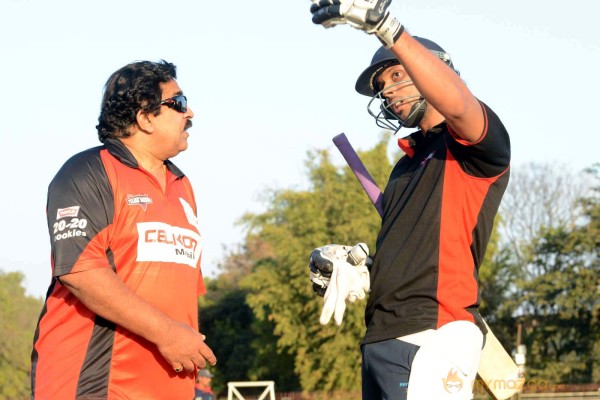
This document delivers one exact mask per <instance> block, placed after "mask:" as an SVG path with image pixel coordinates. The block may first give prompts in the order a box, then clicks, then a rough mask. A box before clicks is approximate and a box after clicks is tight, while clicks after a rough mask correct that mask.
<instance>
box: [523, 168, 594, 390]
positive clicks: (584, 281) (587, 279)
mask: <svg viewBox="0 0 600 400" xmlns="http://www.w3.org/2000/svg"><path fill="white" fill-rule="evenodd" d="M590 172H592V173H595V174H596V175H595V177H596V179H597V181H599V182H600V179H599V178H600V176H599V175H598V172H597V170H592V171H590ZM599 189H600V188H598V187H597V188H596V190H595V192H594V193H593V194H592V195H591V196H590V197H587V198H584V199H581V200H580V201H579V203H578V204H579V207H580V209H581V213H580V223H579V224H578V225H575V226H558V227H543V228H542V229H541V231H540V234H539V236H538V237H536V238H535V239H534V241H533V243H531V247H532V249H533V251H532V252H531V253H532V254H533V257H532V258H531V261H530V262H529V263H528V264H527V265H526V267H525V269H524V274H523V276H522V278H521V279H519V280H517V283H516V286H517V290H518V292H517V293H518V296H516V302H515V309H516V310H517V312H518V313H519V314H520V315H521V317H520V320H521V322H522V323H523V325H524V326H525V335H524V343H525V344H526V345H527V349H528V355H527V358H528V360H527V361H528V375H529V376H530V377H532V378H535V377H537V378H540V379H545V380H547V381H552V382H556V383H591V382H593V376H594V371H597V370H598V368H599V353H598V350H599V349H598V341H599V340H600V329H599V321H598V319H599V316H600V315H599V312H600V304H599V303H598V298H599V296H598V294H599V284H600V260H599V259H598V254H599V251H600V201H599V200H600V196H599V194H600V191H599ZM595 373H596V374H597V373H598V372H595Z"/></svg>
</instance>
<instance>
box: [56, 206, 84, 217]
mask: <svg viewBox="0 0 600 400" xmlns="http://www.w3.org/2000/svg"><path fill="white" fill-rule="evenodd" d="M77 214H79V206H72V207H67V208H59V209H58V210H56V219H61V218H68V217H71V218H73V217H76V216H77Z"/></svg>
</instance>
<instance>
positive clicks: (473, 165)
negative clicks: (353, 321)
mask: <svg viewBox="0 0 600 400" xmlns="http://www.w3.org/2000/svg"><path fill="white" fill-rule="evenodd" d="M482 108H483V112H484V116H485V128H484V132H483V134H482V136H481V138H480V139H479V140H478V141H477V142H476V143H468V142H466V141H464V140H462V139H461V138H460V137H458V136H457V135H456V134H455V133H454V132H452V130H451V129H450V128H449V127H448V126H447V125H446V123H442V124H440V125H438V126H436V127H434V128H433V129H431V130H430V131H428V132H426V133H425V134H423V132H421V131H417V132H415V133H413V134H412V135H410V136H408V137H406V138H403V139H400V140H399V141H398V142H399V145H400V147H401V148H402V149H403V150H404V152H405V153H406V155H405V156H404V157H402V158H401V159H400V160H399V161H398V163H397V164H396V166H395V167H394V169H393V171H392V173H391V175H390V179H389V182H388V184H387V186H386V188H385V191H384V194H383V219H382V224H381V230H380V232H379V235H378V237H377V252H376V254H375V257H374V262H373V266H372V268H371V293H370V295H369V299H368V302H367V308H366V312H365V321H366V325H367V332H366V335H365V338H364V343H373V342H378V341H382V340H387V339H392V338H396V337H399V336H404V335H408V334H411V333H416V332H420V331H423V330H427V329H437V328H439V327H441V326H443V325H444V324H447V323H449V322H452V321H457V320H467V321H472V322H474V323H476V324H477V325H478V326H479V327H480V328H481V330H482V332H483V333H486V329H485V327H484V325H483V323H482V321H481V316H480V315H479V313H478V311H477V308H478V306H479V302H480V299H479V290H478V283H477V275H478V269H479V266H480V265H481V262H482V260H483V257H484V254H485V249H486V247H487V243H488V240H489V238H490V235H491V232H492V228H493V223H494V217H495V215H496V213H497V210H498V207H499V205H500V200H501V198H502V195H503V193H504V191H505V189H506V186H507V184H508V177H509V169H508V167H509V163H510V141H509V137H508V133H507V131H506V129H505V128H504V126H503V124H502V122H501V121H500V119H499V118H498V116H497V115H496V114H495V113H494V112H493V111H492V110H491V109H490V108H488V107H487V106H486V105H485V104H483V103H482Z"/></svg>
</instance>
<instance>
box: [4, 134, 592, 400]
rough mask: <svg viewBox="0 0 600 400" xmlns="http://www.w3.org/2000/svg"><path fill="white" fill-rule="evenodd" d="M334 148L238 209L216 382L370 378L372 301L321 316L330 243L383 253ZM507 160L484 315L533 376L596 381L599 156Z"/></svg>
mask: <svg viewBox="0 0 600 400" xmlns="http://www.w3.org/2000/svg"><path fill="white" fill-rule="evenodd" d="M387 143H389V136H387V135H382V137H381V140H380V142H379V143H378V144H377V145H376V146H375V147H373V148H372V149H369V150H367V151H363V152H359V154H360V156H361V158H362V160H363V162H364V163H365V165H366V166H367V169H368V170H369V171H370V172H371V174H372V175H373V177H374V178H375V180H376V181H377V182H378V183H379V185H380V187H382V188H383V186H382V185H384V184H385V182H387V176H388V174H389V172H390V171H391V168H392V165H393V164H392V161H390V160H393V162H394V163H395V160H397V159H398V157H399V156H400V153H397V152H395V153H393V154H388V150H387V149H388V146H387ZM331 159H332V157H331V154H330V153H329V151H328V150H316V151H312V152H310V153H309V154H308V155H307V161H306V171H307V177H308V181H309V182H310V185H309V188H308V189H302V190H298V189H278V190H269V191H266V192H265V193H263V199H264V209H265V211H264V212H261V213H257V214H247V215H244V216H243V217H242V218H240V220H239V223H240V224H241V225H242V226H243V227H244V228H245V238H244V240H243V241H242V242H241V243H238V244H235V245H233V246H231V247H229V248H226V249H225V255H224V257H223V260H222V262H221V264H220V266H219V271H220V274H219V275H218V276H217V277H216V278H214V279H207V287H208V294H207V295H206V296H204V297H202V298H201V299H200V321H201V322H200V324H201V326H200V330H201V331H202V332H203V333H204V334H205V335H206V336H207V339H206V341H207V343H208V344H209V346H210V347H211V348H212V349H213V350H214V352H215V354H216V356H217V358H218V360H219V362H218V364H217V366H216V367H215V368H214V369H213V372H214V374H215V378H214V379H213V389H214V390H215V392H216V393H218V392H221V393H223V392H224V390H225V389H226V384H227V382H228V381H246V380H273V381H275V383H276V390H277V391H278V392H292V391H304V392H317V391H318V392H328V391H333V390H335V391H354V390H356V389H358V388H359V387H360V348H359V344H360V341H361V339H362V336H363V334H364V331H365V326H364V320H363V311H364V304H365V303H364V301H362V302H360V301H359V302H356V303H354V304H350V305H349V307H348V309H347V311H346V316H345V318H344V322H343V324H342V326H340V327H338V326H336V325H335V324H333V323H332V324H330V325H328V326H321V325H320V324H319V322H318V319H319V314H320V310H321V306H322V298H319V297H316V296H315V295H314V294H313V292H312V288H311V284H310V281H309V278H308V268H307V263H308V256H309V254H310V252H311V251H312V249H313V248H315V247H318V246H322V245H324V244H328V243H339V244H355V243H357V242H366V243H367V244H368V245H369V248H371V249H372V251H374V250H375V238H376V235H377V232H378V228H379V225H380V219H379V216H378V214H377V213H376V211H375V210H374V208H373V207H372V206H371V204H370V203H369V200H368V198H367V196H366V195H365V194H364V193H363V191H362V188H361V187H360V185H359V184H358V182H357V180H356V178H355V177H354V175H353V173H352V172H351V171H350V169H349V168H348V167H346V166H340V165H335V164H334V163H333V162H332V161H331ZM511 168H512V172H511V180H510V184H509V187H508V189H507V193H506V195H505V197H504V200H503V202H502V205H501V208H500V212H499V214H498V218H497V221H496V226H495V229H494V232H493V235H492V239H491V241H490V245H489V247H488V251H487V254H486V258H485V260H484V263H483V265H482V266H481V269H480V283H481V287H480V288H481V297H482V300H483V302H482V307H481V314H482V315H483V316H484V318H485V319H486V320H487V321H488V324H489V325H490V326H491V327H492V329H493V330H494V332H495V334H496V336H498V338H499V339H500V341H501V342H502V343H503V344H504V346H505V348H506V349H507V350H508V351H509V352H510V351H514V350H515V348H516V345H517V344H523V345H525V346H526V349H527V364H526V371H527V378H528V379H544V380H545V381H546V382H551V383H553V384H586V383H597V382H600V341H599V338H600V333H599V332H600V328H599V323H598V322H599V321H598V320H599V318H600V300H599V298H600V296H599V293H600V262H599V259H598V254H599V249H600V232H599V227H600V202H599V199H600V165H592V166H590V168H588V169H587V170H586V171H571V170H569V169H568V168H566V167H565V166H561V165H555V164H527V165H516V166H512V167H511ZM1 267H2V266H0V268H1ZM22 281H23V275H22V274H20V273H15V272H11V273H3V272H2V271H0V399H19V398H28V395H29V368H30V353H31V344H32V339H33V335H34V329H35V325H36V321H37V318H38V315H39V313H40V309H41V307H42V303H43V301H42V299H39V298H32V297H30V296H27V295H26V293H25V289H24V288H23V285H22Z"/></svg>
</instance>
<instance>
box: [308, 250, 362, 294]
mask: <svg viewBox="0 0 600 400" xmlns="http://www.w3.org/2000/svg"><path fill="white" fill-rule="evenodd" d="M350 249H352V247H351V246H343V245H340V244H328V245H327V246H323V247H317V248H316V249H314V250H313V251H312V253H310V262H309V264H308V267H309V268H310V280H311V281H312V284H313V290H314V291H315V293H316V294H317V295H319V296H324V295H325V291H326V290H327V287H328V286H329V281H330V279H331V273H332V272H333V262H334V261H335V260H344V261H345V260H346V259H347V258H348V252H349V251H350Z"/></svg>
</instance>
